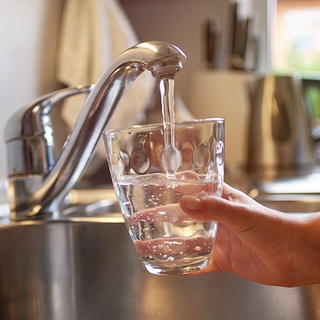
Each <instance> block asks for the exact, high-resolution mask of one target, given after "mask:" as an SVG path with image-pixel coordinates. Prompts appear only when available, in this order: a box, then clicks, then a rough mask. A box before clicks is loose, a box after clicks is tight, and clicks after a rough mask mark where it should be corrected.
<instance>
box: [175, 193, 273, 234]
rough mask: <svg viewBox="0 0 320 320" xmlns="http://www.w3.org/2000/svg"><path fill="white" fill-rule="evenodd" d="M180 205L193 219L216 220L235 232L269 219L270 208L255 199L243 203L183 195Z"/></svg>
mask: <svg viewBox="0 0 320 320" xmlns="http://www.w3.org/2000/svg"><path fill="white" fill-rule="evenodd" d="M180 207H181V209H182V210H183V211H184V212H185V213H186V214H188V215H189V216H191V217H192V218H194V219H197V220H202V221H218V222H220V223H222V224H224V225H225V226H227V227H229V228H230V229H233V230H234V231H237V232H241V231H246V230H249V229H252V228H253V227H255V226H257V225H258V224H260V223H261V219H262V220H264V219H269V218H270V213H269V214H268V212H269V210H271V209H267V208H265V207H263V206H261V205H260V204H258V203H257V202H255V201H253V202H252V203H250V204H248V203H246V204H244V203H241V202H233V201H229V200H226V199H223V198H218V197H214V196H205V197H194V196H183V197H182V198H181V200H180ZM271 211H273V210H271ZM275 212H276V211H275ZM266 213H267V214H266Z"/></svg>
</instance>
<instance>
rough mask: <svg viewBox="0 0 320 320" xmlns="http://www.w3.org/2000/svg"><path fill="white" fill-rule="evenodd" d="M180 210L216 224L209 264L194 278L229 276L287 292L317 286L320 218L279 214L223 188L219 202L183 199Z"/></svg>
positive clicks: (319, 260)
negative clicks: (215, 274)
mask: <svg viewBox="0 0 320 320" xmlns="http://www.w3.org/2000/svg"><path fill="white" fill-rule="evenodd" d="M180 207H181V209H182V210H183V211H184V212H185V213H187V214H188V215H189V216H190V217H192V218H194V219H197V220H203V221H214V220H215V221H218V222H219V226H218V233H217V238H216V243H215V247H214V251H213V254H212V259H211V262H210V264H209V265H208V266H207V267H206V268H204V269H203V270H200V271H198V272H196V273H194V274H202V273H208V272H213V271H229V272H234V273H237V274H238V275H240V276H242V277H244V278H246V279H249V280H253V281H255V282H259V283H262V284H268V285H278V286H287V287H291V286H301V285H307V284H313V283H319V282H320V213H319V214H312V215H309V216H306V217H296V216H293V215H289V214H285V213H281V212H278V211H276V210H272V209H269V208H267V207H264V206H262V205H260V204H259V203H257V202H256V201H254V200H253V199H251V198H250V197H248V196H246V195H245V194H243V193H242V192H240V191H237V190H235V189H233V188H231V187H230V186H228V185H226V184H225V185H224V190H223V195H222V198H218V197H210V196H208V197H194V196H184V197H182V198H181V200H180Z"/></svg>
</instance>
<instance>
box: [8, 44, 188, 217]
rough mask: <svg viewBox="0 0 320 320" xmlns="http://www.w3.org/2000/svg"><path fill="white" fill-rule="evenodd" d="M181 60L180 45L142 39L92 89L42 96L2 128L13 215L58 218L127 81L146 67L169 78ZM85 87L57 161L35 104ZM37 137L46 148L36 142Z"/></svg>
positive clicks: (92, 152)
mask: <svg viewBox="0 0 320 320" xmlns="http://www.w3.org/2000/svg"><path fill="white" fill-rule="evenodd" d="M185 59H186V56H185V54H184V53H183V52H182V51H181V50H180V49H179V48H177V47H176V46H174V45H172V44H169V43H167V42H162V41H152V42H146V43H141V44H138V45H136V46H134V47H132V48H130V49H128V50H126V51H124V52H123V53H122V54H120V55H119V56H118V58H116V59H115V61H114V62H113V63H112V64H111V66H110V67H109V69H108V70H106V72H105V73H104V74H103V75H102V76H101V77H100V79H99V80H98V82H97V83H96V84H95V86H93V87H92V88H89V87H83V88H76V89H73V90H74V91H73V93H71V94H70V93H69V92H68V91H62V92H58V93H55V94H54V95H53V96H51V95H50V96H46V97H42V98H41V99H40V101H39V100H38V102H37V103H33V104H31V105H29V106H28V107H27V109H26V108H25V109H22V110H20V111H19V112H18V113H17V114H15V115H14V116H13V117H12V118H11V119H10V121H9V122H8V124H7V126H6V143H7V150H8V173H9V177H8V178H9V201H10V207H11V212H12V214H11V218H12V219H17V220H19V219H26V218H42V219H45V218H49V219H50V218H51V219H52V218H57V217H58V216H59V211H60V210H61V209H62V207H63V202H64V198H65V196H66V195H67V194H68V192H69V191H70V190H71V188H72V187H73V186H74V185H75V184H76V182H77V181H78V180H79V178H80V176H81V174H82V172H83V171H84V169H85V167H86V165H87V163H88V162H89V160H90V158H91V156H92V155H93V154H94V150H95V148H96V147H97V145H98V142H99V139H100V136H101V132H102V130H103V129H104V128H105V127H106V126H107V125H108V123H109V122H110V119H111V117H112V115H113V112H114V110H115V109H116V107H117V105H118V103H119V101H120V100H121V98H122V97H123V95H124V94H125V92H126V90H127V89H128V88H129V86H130V85H131V83H132V82H133V81H134V80H135V79H136V78H137V77H138V76H139V75H140V74H141V73H142V72H143V71H145V70H149V71H151V72H152V75H153V76H154V77H156V78H158V79H161V78H164V77H168V78H173V77H174V75H175V74H176V73H177V72H178V71H179V70H180V69H181V68H182V62H183V61H184V60H185ZM67 90H68V89H67ZM88 91H91V93H90V94H89V96H88V98H87V100H86V102H85V105H84V107H83V109H82V111H81V113H80V115H79V118H78V120H77V122H76V124H75V126H74V128H73V129H72V131H71V133H70V135H69V136H68V138H67V140H66V142H65V144H64V146H63V148H62V150H61V152H60V154H59V156H58V157H57V159H56V160H55V159H54V157H52V156H51V155H50V152H47V151H48V150H51V149H50V148H48V147H47V146H48V145H50V144H52V145H54V141H53V137H52V136H51V132H50V130H47V131H46V132H44V131H43V130H42V129H41V130H39V123H37V121H38V118H35V117H34V114H35V113H37V111H39V108H40V105H39V103H40V102H42V103H43V102H44V105H43V104H42V105H41V106H42V107H43V110H47V111H49V109H48V108H47V109H46V108H45V107H46V103H49V102H50V103H53V104H54V103H55V102H56V100H59V99H60V100H61V99H62V96H61V95H63V97H66V96H69V95H72V94H77V93H82V92H88ZM57 97H58V98H57ZM51 107H52V105H51ZM30 108H31V109H30ZM43 110H41V113H42V112H44V111H43ZM47 115H48V116H46V117H44V119H45V121H46V122H47V128H50V127H51V126H50V121H51V120H50V116H49V113H48V112H47ZM40 127H41V125H40ZM39 137H41V143H46V147H43V146H40V147H39V146H38V145H37V142H39ZM17 164H19V165H17Z"/></svg>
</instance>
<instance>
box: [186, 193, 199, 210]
mask: <svg viewBox="0 0 320 320" xmlns="http://www.w3.org/2000/svg"><path fill="white" fill-rule="evenodd" d="M185 206H186V209H188V210H199V209H200V207H201V201H200V199H199V198H196V197H192V196H185Z"/></svg>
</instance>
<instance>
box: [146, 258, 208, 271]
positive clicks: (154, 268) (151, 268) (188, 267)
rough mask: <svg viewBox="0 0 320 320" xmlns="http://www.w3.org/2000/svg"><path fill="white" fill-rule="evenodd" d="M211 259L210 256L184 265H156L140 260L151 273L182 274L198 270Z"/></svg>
mask: <svg viewBox="0 0 320 320" xmlns="http://www.w3.org/2000/svg"><path fill="white" fill-rule="evenodd" d="M210 260H211V257H209V258H206V259H205V260H201V261H199V262H197V263H194V264H191V265H186V266H168V267H166V266H163V265H162V266H156V265H152V264H150V263H148V262H145V261H142V264H143V266H144V268H145V269H146V270H148V271H149V272H150V273H152V274H156V275H183V274H189V273H192V272H196V271H199V270H201V269H203V268H205V267H206V266H207V265H208V264H209V262H210Z"/></svg>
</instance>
